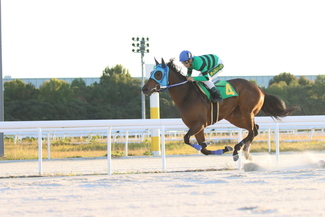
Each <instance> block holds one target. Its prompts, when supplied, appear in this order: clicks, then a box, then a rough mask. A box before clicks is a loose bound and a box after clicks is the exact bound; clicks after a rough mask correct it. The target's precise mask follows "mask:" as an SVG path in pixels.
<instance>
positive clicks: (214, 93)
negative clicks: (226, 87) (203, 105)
mask: <svg viewBox="0 0 325 217" xmlns="http://www.w3.org/2000/svg"><path fill="white" fill-rule="evenodd" d="M210 91H211V101H212V102H220V103H221V102H222V101H223V99H222V98H221V95H220V93H219V90H218V89H217V88H216V87H212V88H211V89H210Z"/></svg>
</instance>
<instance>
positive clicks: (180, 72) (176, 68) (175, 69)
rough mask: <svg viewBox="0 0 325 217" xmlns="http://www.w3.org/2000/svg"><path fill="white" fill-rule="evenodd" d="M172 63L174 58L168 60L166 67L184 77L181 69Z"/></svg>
mask: <svg viewBox="0 0 325 217" xmlns="http://www.w3.org/2000/svg"><path fill="white" fill-rule="evenodd" d="M174 61H175V58H172V59H170V60H169V62H168V63H167V65H168V67H169V68H170V69H171V70H173V71H175V72H177V73H178V74H179V75H181V76H183V77H185V75H184V74H183V73H182V71H181V67H179V66H177V65H175V63H174Z"/></svg>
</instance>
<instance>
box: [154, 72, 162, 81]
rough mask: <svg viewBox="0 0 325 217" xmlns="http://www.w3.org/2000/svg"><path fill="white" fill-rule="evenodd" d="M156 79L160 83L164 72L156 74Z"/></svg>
mask: <svg viewBox="0 0 325 217" xmlns="http://www.w3.org/2000/svg"><path fill="white" fill-rule="evenodd" d="M155 79H156V80H158V81H160V80H161V79H162V72H161V71H157V72H156V73H155Z"/></svg>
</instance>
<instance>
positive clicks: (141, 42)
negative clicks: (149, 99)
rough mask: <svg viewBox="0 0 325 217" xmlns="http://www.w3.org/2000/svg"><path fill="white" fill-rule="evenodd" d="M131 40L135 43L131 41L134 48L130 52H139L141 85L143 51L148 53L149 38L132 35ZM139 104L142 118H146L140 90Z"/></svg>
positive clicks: (143, 99)
mask: <svg viewBox="0 0 325 217" xmlns="http://www.w3.org/2000/svg"><path fill="white" fill-rule="evenodd" d="M132 41H134V42H135V43H132V46H133V47H135V49H132V52H134V53H141V73H142V82H141V87H143V85H144V72H143V68H144V61H143V57H144V53H149V49H147V48H148V47H149V43H148V41H149V38H148V37H147V38H144V37H142V38H141V39H140V38H139V37H133V38H132ZM141 105H142V119H145V118H146V102H145V97H144V94H142V92H141Z"/></svg>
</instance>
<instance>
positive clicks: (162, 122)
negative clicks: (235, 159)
mask: <svg viewBox="0 0 325 217" xmlns="http://www.w3.org/2000/svg"><path fill="white" fill-rule="evenodd" d="M255 121H256V123H257V124H259V126H260V129H268V132H269V134H270V131H271V130H273V131H274V132H275V144H276V156H277V162H278V161H279V146H280V144H279V132H280V130H281V129H324V128H325V116H290V117H286V118H283V119H282V121H276V120H273V119H272V118H270V117H256V118H255ZM211 128H213V129H216V131H218V129H225V128H234V126H233V125H231V124H230V123H229V122H227V121H225V120H222V121H220V122H218V123H217V124H215V125H213V126H209V127H208V129H211ZM136 129H139V130H140V129H142V130H143V129H160V130H161V135H165V132H166V130H167V129H187V128H186V126H185V125H184V124H183V122H182V120H181V119H130V120H126V119H123V120H77V121H76V120H72V121H17V122H16V121H12V122H0V132H3V133H14V132H37V135H38V172H39V174H42V135H43V133H44V132H47V133H49V132H52V131H60V130H61V131H85V130H102V131H103V130H104V131H106V132H107V165H108V174H111V173H112V168H111V143H112V131H113V130H136ZM239 132H241V130H240V129H239ZM238 135H240V136H241V135H242V134H241V133H239V134H238ZM240 136H239V138H238V139H239V140H240V139H241V137H240ZM268 138H269V139H268V140H269V146H270V142H271V141H270V140H271V137H270V136H269V137H268ZM48 147H49V146H48ZM161 158H162V171H165V170H166V160H165V159H166V158H165V136H161ZM238 168H239V169H240V168H241V162H239V166H238Z"/></svg>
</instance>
